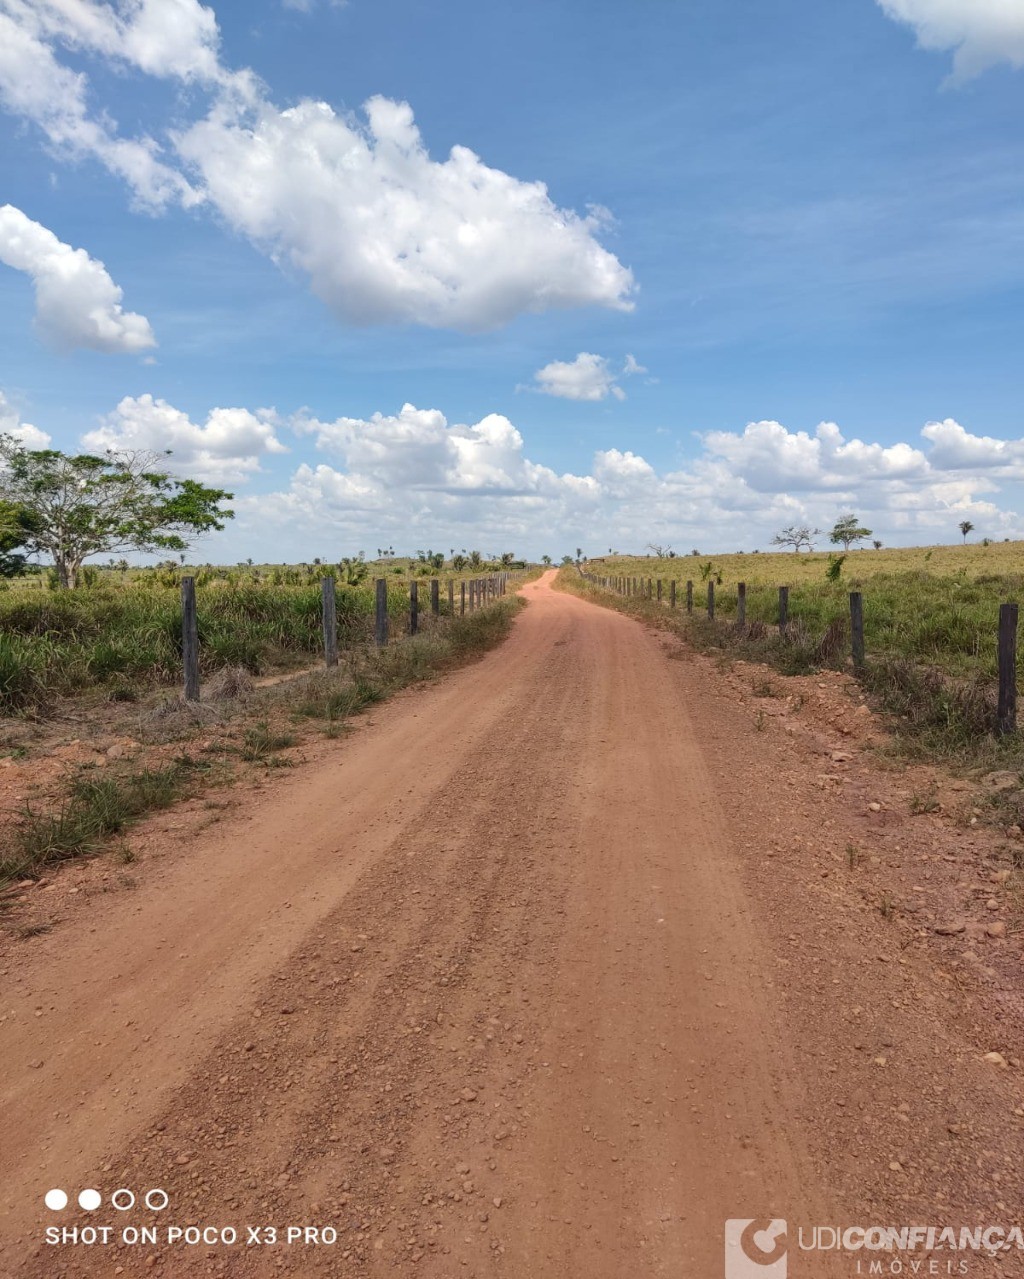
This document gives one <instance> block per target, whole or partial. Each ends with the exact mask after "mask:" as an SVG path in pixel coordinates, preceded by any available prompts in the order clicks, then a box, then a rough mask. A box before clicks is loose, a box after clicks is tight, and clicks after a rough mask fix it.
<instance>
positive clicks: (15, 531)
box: [0, 501, 34, 577]
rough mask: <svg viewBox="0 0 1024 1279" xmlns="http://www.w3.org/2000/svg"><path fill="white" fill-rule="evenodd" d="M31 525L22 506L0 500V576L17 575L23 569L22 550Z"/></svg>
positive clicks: (24, 562) (30, 531)
mask: <svg viewBox="0 0 1024 1279" xmlns="http://www.w3.org/2000/svg"><path fill="white" fill-rule="evenodd" d="M33 527H34V526H33V523H32V516H31V515H30V513H29V512H28V511H26V510H25V508H24V507H21V506H17V505H16V504H15V503H13V502H4V501H0V577H17V576H18V575H19V574H20V573H23V572H24V571H25V564H26V563H27V556H26V555H25V554H24V551H25V549H26V543H27V542H28V540H29V537H30V535H31V533H32V530H33Z"/></svg>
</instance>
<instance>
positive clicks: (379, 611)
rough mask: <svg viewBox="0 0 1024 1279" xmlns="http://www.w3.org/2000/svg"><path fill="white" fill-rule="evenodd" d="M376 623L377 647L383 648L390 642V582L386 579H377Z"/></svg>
mask: <svg viewBox="0 0 1024 1279" xmlns="http://www.w3.org/2000/svg"><path fill="white" fill-rule="evenodd" d="M374 621H375V625H374V639H375V640H376V643H377V647H378V648H383V647H384V645H385V644H386V643H387V642H388V582H387V578H385V577H378V578H377V605H376V617H375V619H374Z"/></svg>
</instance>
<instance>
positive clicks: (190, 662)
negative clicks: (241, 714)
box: [181, 577, 199, 702]
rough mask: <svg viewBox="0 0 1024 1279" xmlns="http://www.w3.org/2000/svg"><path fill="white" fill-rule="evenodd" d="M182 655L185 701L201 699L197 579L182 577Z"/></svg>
mask: <svg viewBox="0 0 1024 1279" xmlns="http://www.w3.org/2000/svg"><path fill="white" fill-rule="evenodd" d="M181 657H182V663H183V665H184V667H185V701H186V702H198V701H199V620H198V618H197V616H196V579H195V578H194V577H183V578H182V579H181Z"/></svg>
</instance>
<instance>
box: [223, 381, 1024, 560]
mask: <svg viewBox="0 0 1024 1279" xmlns="http://www.w3.org/2000/svg"><path fill="white" fill-rule="evenodd" d="M941 425H942V427H943V429H944V432H945V434H944V435H943V436H942V438H940V436H939V434H938V433H937V432H936V429H935V424H931V425H930V426H928V427H926V428H925V429H924V431H923V437H924V442H925V447H924V448H923V449H922V448H919V447H917V446H916V445H915V444H912V443H909V442H904V441H900V442H897V443H895V444H880V443H876V442H872V441H865V440H861V439H856V438H853V439H847V438H846V437H845V436H844V435H843V434H842V432H841V431H840V429H839V427H838V426H836V425H835V424H834V423H822V425H821V426H819V427H818V428H817V430H816V431H814V432H812V433H808V432H806V431H799V430H790V429H788V428H787V427H785V426H783V425H782V424H780V423H778V422H755V423H751V424H750V425H748V426H747V427H746V428H744V429H742V430H738V431H716V432H708V433H706V434H704V435H703V436H701V437H699V439H700V447H699V449H698V452H697V454H696V456H695V457H693V458H692V459H690V460H688V461H687V462H686V463H684V464H683V465H681V466H679V467H677V468H675V469H667V470H663V469H659V468H657V467H655V466H654V465H652V464H651V462H650V461H649V460H648V459H647V458H645V457H643V455H642V454H641V453H639V452H638V451H636V450H635V449H628V448H623V449H618V448H609V449H603V450H601V451H599V452H597V453H596V454H595V455H594V457H593V459H592V461H591V464H590V468H589V473H587V474H574V473H562V474H559V473H557V472H555V471H554V470H552V469H551V468H549V467H546V466H544V465H542V464H540V463H537V462H535V461H534V460H533V459H531V457H530V455H529V450H528V448H527V445H526V441H525V440H524V438H523V434H522V432H521V431H520V430H519V429H518V428H517V427H516V426H515V425H513V423H512V422H510V421H509V419H508V418H506V417H503V416H501V415H499V414H491V415H488V416H486V417H484V418H482V419H481V420H480V421H479V422H476V423H473V424H468V425H466V424H458V423H450V422H449V421H448V420H447V418H446V417H445V415H444V414H443V413H441V412H440V411H439V410H437V409H418V408H416V407H414V406H412V405H408V404H407V405H405V406H404V407H403V408H402V409H401V410H400V411H399V412H398V413H396V414H393V415H389V414H381V413H377V414H374V415H373V416H372V417H370V418H353V417H340V418H337V419H335V420H334V421H319V420H317V419H315V418H309V417H298V418H296V419H294V420H293V428H294V429H295V430H296V432H297V434H299V435H300V436H305V437H311V438H312V439H313V440H314V442H315V444H316V447H317V449H318V451H320V452H321V453H323V454H325V455H328V456H327V458H326V459H325V460H324V461H323V462H321V463H318V464H315V465H314V464H311V463H309V462H304V463H303V464H301V465H300V466H299V467H298V469H297V470H296V471H295V472H294V474H293V476H292V478H291V480H290V482H289V484H288V486H287V488H285V489H283V490H281V491H279V492H276V493H270V494H266V495H263V496H260V497H255V496H254V497H247V498H245V499H244V500H243V502H242V503H240V504H239V521H238V528H237V529H236V530H233V531H232V534H231V536H232V537H233V538H236V539H240V538H243V537H245V538H256V539H261V538H271V539H273V538H284V539H288V541H289V545H291V546H293V547H294V550H293V552H292V554H293V555H294V556H296V557H306V556H308V555H311V554H319V553H321V551H322V550H326V551H330V548H331V546H332V545H337V546H346V545H347V546H349V547H350V548H359V547H362V548H363V549H372V548H373V547H375V546H378V545H381V544H382V543H388V542H393V543H394V544H395V546H396V547H399V546H401V547H403V548H404V549H407V550H408V549H414V548H416V547H420V546H426V545H432V546H435V547H443V548H445V549H447V548H449V547H451V546H453V545H454V546H456V547H461V546H478V547H480V548H481V549H483V550H489V551H490V550H498V549H516V550H518V551H520V552H526V553H529V554H533V555H537V556H539V555H540V554H542V553H543V552H545V551H547V552H550V553H556V552H557V553H558V554H561V553H562V552H564V551H565V550H566V549H569V550H571V549H573V548H575V547H576V546H578V545H583V546H584V547H585V549H587V550H588V551H589V552H590V553H591V554H599V553H602V552H603V551H605V550H606V549H607V548H608V547H609V546H614V547H616V548H618V549H630V548H632V549H639V548H642V547H644V546H645V545H646V544H647V543H648V542H650V541H651V540H655V541H658V542H663V543H668V544H670V545H674V546H675V547H676V549H677V550H680V551H684V552H685V551H688V550H689V549H690V548H691V547H693V546H697V547H700V548H701V549H702V550H704V551H705V552H707V553H712V552H715V551H727V550H739V549H744V548H745V549H747V550H751V549H754V548H755V547H758V546H760V547H761V549H768V548H769V546H770V544H771V538H772V535H773V534H774V533H776V532H777V531H778V530H779V529H781V528H783V527H784V526H786V525H788V524H792V523H795V522H804V521H806V522H808V523H810V524H812V525H817V526H819V527H821V528H830V527H831V526H832V524H833V523H834V521H835V520H836V518H837V517H838V516H839V515H841V514H842V513H844V512H845V511H849V510H854V511H856V513H857V514H858V516H859V517H860V518H861V519H862V520H863V521H865V522H866V524H867V526H868V527H869V528H872V529H873V530H874V532H875V536H878V537H880V538H882V540H884V541H885V542H886V543H890V542H903V543H908V542H931V541H945V540H954V539H955V538H956V537H957V536H958V534H957V532H956V526H957V524H958V523H959V521H960V520H962V519H964V518H970V519H971V520H972V521H973V522H974V523H975V524H976V525H977V527H978V528H979V530H983V532H984V533H985V534H986V535H988V536H991V537H1004V536H1022V535H1024V517H1022V515H1021V514H1019V513H1018V512H1019V511H1020V510H1021V503H1020V501H1019V490H1017V489H1016V488H1015V487H1014V486H1015V485H1016V484H1017V483H1018V482H1020V481H1024V440H1018V441H994V440H989V439H987V438H986V437H983V436H975V435H973V434H971V432H969V431H967V430H965V429H964V428H962V427H959V426H958V425H957V424H955V423H953V424H949V423H944V424H941ZM954 428H955V430H954ZM953 445H955V448H954V447H953ZM999 445H1005V446H1006V448H1007V450H1008V451H1007V452H1003V451H1002V450H1000V449H999V448H998V447H995V446H999ZM971 456H973V457H974V458H975V459H976V460H977V461H978V465H976V466H974V465H971V464H970V462H969V459H970V457H971ZM993 459H994V460H993ZM989 462H991V465H989V464H988V463H989ZM235 545H236V548H237V553H238V554H239V555H244V554H250V553H251V551H246V550H244V546H243V542H242V541H241V540H237V541H236V543H235Z"/></svg>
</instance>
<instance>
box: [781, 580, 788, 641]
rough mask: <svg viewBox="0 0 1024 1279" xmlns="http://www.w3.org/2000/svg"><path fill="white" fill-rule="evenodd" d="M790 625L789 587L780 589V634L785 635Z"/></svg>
mask: <svg viewBox="0 0 1024 1279" xmlns="http://www.w3.org/2000/svg"><path fill="white" fill-rule="evenodd" d="M788 625H789V587H788V586H780V587H779V634H780V635H785V633H786V627H787V626H788Z"/></svg>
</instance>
